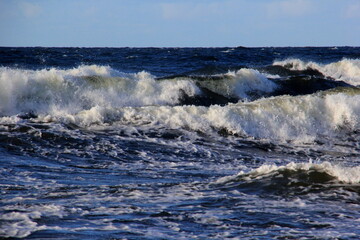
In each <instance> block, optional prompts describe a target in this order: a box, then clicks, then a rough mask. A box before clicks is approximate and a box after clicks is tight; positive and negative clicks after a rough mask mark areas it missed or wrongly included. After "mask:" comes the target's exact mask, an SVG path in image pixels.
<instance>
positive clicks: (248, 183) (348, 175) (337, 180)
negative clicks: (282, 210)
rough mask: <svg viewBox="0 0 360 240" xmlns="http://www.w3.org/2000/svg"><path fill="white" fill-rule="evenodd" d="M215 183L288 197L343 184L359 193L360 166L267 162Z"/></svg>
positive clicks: (342, 185)
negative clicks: (273, 163)
mask: <svg viewBox="0 0 360 240" xmlns="http://www.w3.org/2000/svg"><path fill="white" fill-rule="evenodd" d="M215 184H216V185H219V186H223V187H236V188H237V189H240V190H241V189H242V190H243V191H246V192H257V193H259V192H262V193H269V192H271V193H273V194H274V193H275V194H276V193H277V194H286V195H287V196H290V195H292V194H294V195H296V196H298V195H299V194H307V193H310V192H314V191H325V190H328V189H333V188H343V187H345V188H347V189H348V190H350V191H355V192H359V193H360V167H359V166H356V167H344V166H340V165H335V164H332V163H330V162H323V163H317V164H315V163H311V162H309V163H294V162H291V163H289V164H287V165H283V166H277V165H268V164H265V165H262V166H260V167H258V168H257V169H254V170H252V171H249V172H243V171H242V172H240V173H238V174H237V175H235V176H228V177H223V178H220V179H218V180H217V181H216V182H215Z"/></svg>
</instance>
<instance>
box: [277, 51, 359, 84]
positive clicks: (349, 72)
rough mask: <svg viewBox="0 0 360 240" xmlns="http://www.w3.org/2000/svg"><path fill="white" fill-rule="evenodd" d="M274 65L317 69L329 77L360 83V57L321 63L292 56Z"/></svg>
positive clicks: (295, 68) (297, 68) (299, 68)
mask: <svg viewBox="0 0 360 240" xmlns="http://www.w3.org/2000/svg"><path fill="white" fill-rule="evenodd" d="M273 65H279V66H284V67H289V68H290V69H291V70H306V69H309V68H311V69H315V70H318V71H319V72H321V73H322V74H324V75H325V76H327V77H331V78H334V79H336V80H341V81H344V82H346V83H349V84H351V85H354V86H358V85H360V59H346V58H345V59H342V60H340V61H338V62H333V63H329V64H320V63H316V62H312V61H302V60H300V59H295V58H290V59H286V60H283V61H275V62H274V63H273Z"/></svg>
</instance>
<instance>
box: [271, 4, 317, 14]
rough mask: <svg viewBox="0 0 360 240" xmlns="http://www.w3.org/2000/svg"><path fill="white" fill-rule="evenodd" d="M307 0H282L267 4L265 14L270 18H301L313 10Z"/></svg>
mask: <svg viewBox="0 0 360 240" xmlns="http://www.w3.org/2000/svg"><path fill="white" fill-rule="evenodd" d="M313 8H314V7H313V6H312V3H311V2H310V1H309V0H284V1H275V2H272V3H269V4H267V12H268V15H269V16H270V17H283V16H285V17H301V16H304V15H306V14H308V13H311V12H312V10H313Z"/></svg>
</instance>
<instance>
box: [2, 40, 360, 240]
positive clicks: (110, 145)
mask: <svg viewBox="0 0 360 240" xmlns="http://www.w3.org/2000/svg"><path fill="white" fill-rule="evenodd" d="M359 85H360V48H350V47H338V48H242V47H239V48H213V49H208V48H200V49H197V48H177V49H173V48H163V49H157V48H139V49H136V48H117V49H108V48H84V49H83V48H0V166H1V168H0V191H1V194H0V237H3V238H26V239H50V238H56V239H301V238H302V239H358V238H359V236H360V230H359V225H360V144H359V140H360V89H359V88H358V86H359Z"/></svg>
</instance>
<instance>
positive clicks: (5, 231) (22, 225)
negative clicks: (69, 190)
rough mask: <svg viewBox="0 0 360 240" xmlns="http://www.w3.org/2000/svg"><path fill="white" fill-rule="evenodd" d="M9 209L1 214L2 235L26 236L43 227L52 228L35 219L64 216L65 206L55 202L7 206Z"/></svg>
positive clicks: (0, 235)
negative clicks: (39, 223)
mask: <svg viewBox="0 0 360 240" xmlns="http://www.w3.org/2000/svg"><path fill="white" fill-rule="evenodd" d="M5 209H6V210H7V211H11V212H8V213H5V214H2V215H0V220H1V221H4V222H5V223H4V224H1V225H0V237H15V238H24V237H27V236H29V235H30V234H31V233H33V232H35V231H39V230H43V229H51V228H49V227H46V226H43V225H40V226H39V225H38V224H37V223H36V221H35V219H40V218H41V217H43V216H57V217H60V218H61V217H63V216H64V214H65V213H64V207H62V206H58V205H54V204H44V205H39V206H35V205H34V206H30V207H26V205H23V206H21V205H12V206H6V208H5ZM19 211H21V212H19Z"/></svg>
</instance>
